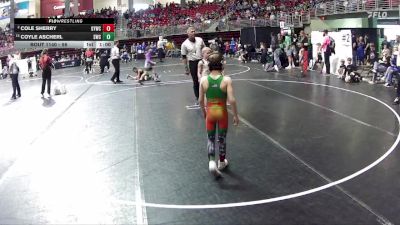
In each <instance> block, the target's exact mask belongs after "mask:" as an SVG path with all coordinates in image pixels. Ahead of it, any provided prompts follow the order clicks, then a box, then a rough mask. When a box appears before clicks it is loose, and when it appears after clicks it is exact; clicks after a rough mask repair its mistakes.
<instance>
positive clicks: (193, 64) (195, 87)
mask: <svg viewBox="0 0 400 225" xmlns="http://www.w3.org/2000/svg"><path fill="white" fill-rule="evenodd" d="M199 62H200V60H194V61H189V70H190V75H192V79H193V91H194V95H195V96H196V100H199V88H200V84H199V78H198V77H197V68H198V65H199Z"/></svg>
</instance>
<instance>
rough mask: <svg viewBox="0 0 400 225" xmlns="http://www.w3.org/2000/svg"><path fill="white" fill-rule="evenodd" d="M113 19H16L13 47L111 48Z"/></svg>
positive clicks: (113, 28) (112, 43)
mask: <svg viewBox="0 0 400 225" xmlns="http://www.w3.org/2000/svg"><path fill="white" fill-rule="evenodd" d="M114 30H115V25H114V19H112V18H106V19H101V18H82V19H46V18H40V19H26V18H25V19H18V18H16V19H15V47H16V48H20V49H22V48H112V47H113V46H114V37H115V32H114Z"/></svg>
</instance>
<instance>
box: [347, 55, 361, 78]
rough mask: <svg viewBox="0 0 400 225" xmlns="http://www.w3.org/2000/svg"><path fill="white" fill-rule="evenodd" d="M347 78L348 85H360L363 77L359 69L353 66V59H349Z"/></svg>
mask: <svg viewBox="0 0 400 225" xmlns="http://www.w3.org/2000/svg"><path fill="white" fill-rule="evenodd" d="M347 63H348V65H347V66H346V71H345V78H344V81H345V82H346V83H358V82H360V81H361V80H362V77H361V75H360V74H359V73H358V72H357V67H356V66H354V65H353V64H352V60H351V58H348V59H347Z"/></svg>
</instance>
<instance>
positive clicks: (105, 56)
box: [100, 50, 110, 74]
mask: <svg viewBox="0 0 400 225" xmlns="http://www.w3.org/2000/svg"><path fill="white" fill-rule="evenodd" d="M109 57H110V56H109V55H108V51H107V50H104V51H102V52H101V54H100V74H103V73H104V68H105V67H106V66H107V64H108V68H107V71H108V69H110V62H108V58H109Z"/></svg>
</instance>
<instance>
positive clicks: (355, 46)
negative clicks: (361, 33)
mask: <svg viewBox="0 0 400 225" xmlns="http://www.w3.org/2000/svg"><path fill="white" fill-rule="evenodd" d="M351 43H352V47H353V65H354V66H355V65H356V62H357V38H356V35H355V34H353V35H352V36H351Z"/></svg>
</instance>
